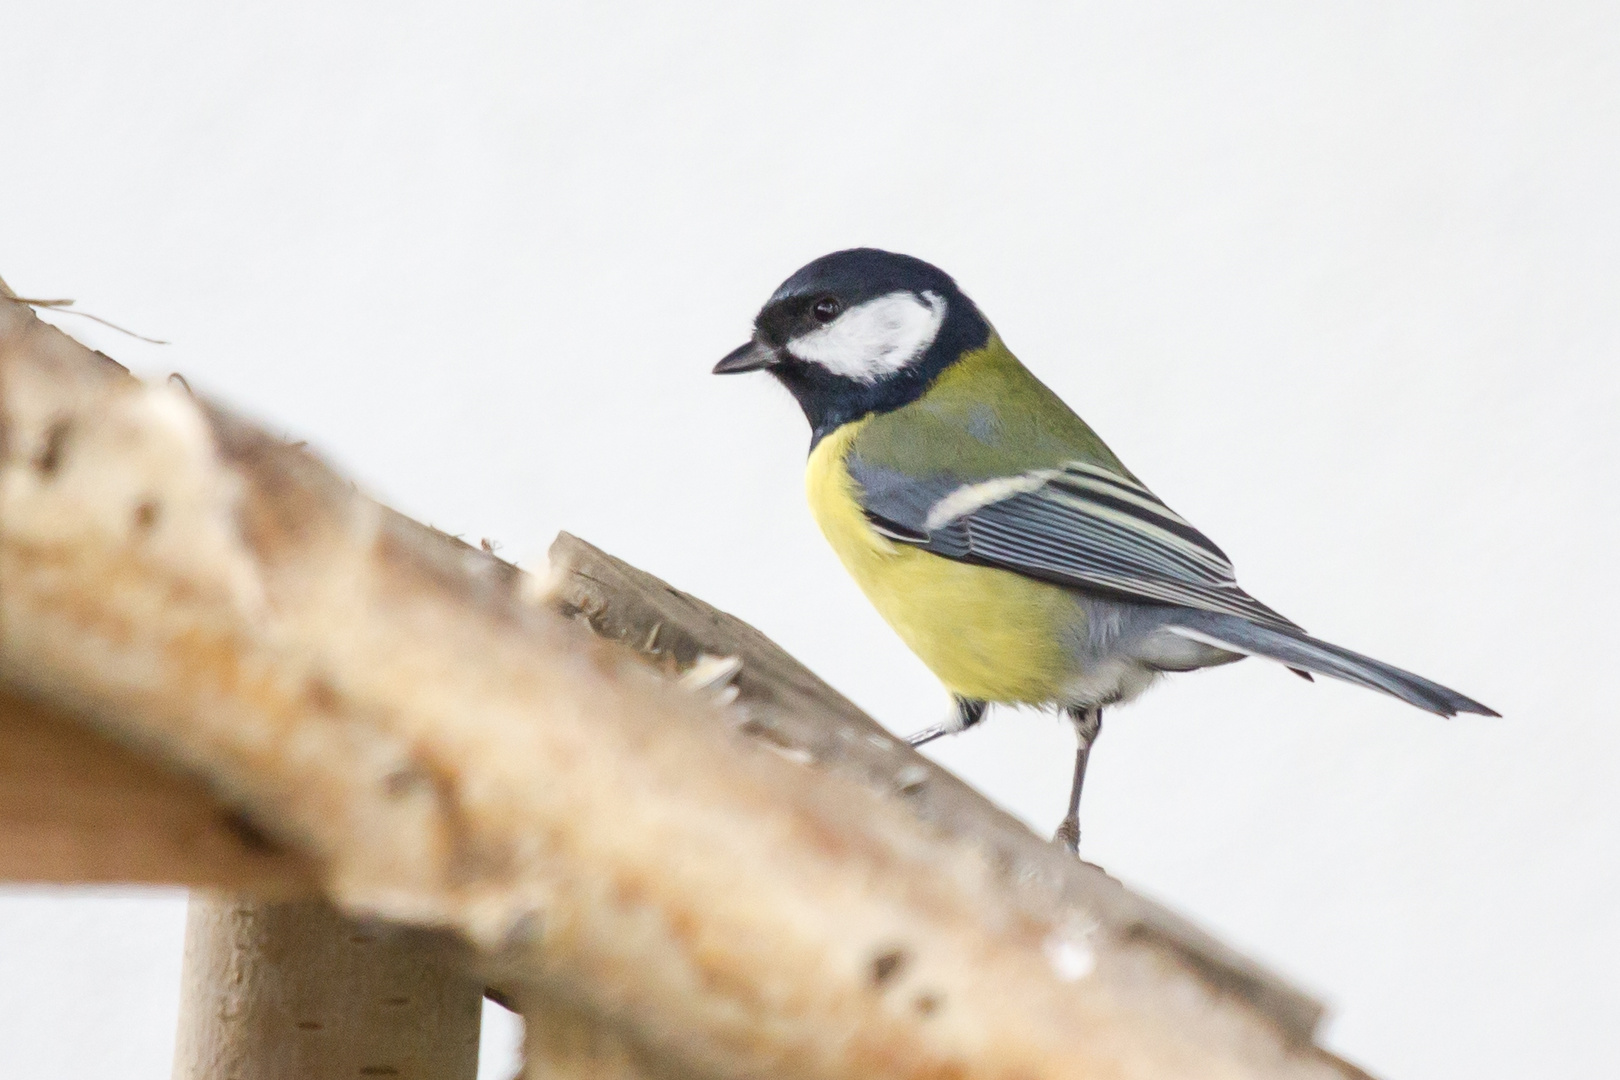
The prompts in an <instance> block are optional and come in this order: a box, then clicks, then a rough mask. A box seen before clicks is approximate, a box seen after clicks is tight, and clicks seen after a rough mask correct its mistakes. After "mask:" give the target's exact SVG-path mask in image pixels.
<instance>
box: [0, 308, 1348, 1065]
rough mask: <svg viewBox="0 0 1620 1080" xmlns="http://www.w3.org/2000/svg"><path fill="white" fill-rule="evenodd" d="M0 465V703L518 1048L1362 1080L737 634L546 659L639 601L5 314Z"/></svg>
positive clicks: (1154, 924) (1222, 958) (1184, 945)
mask: <svg viewBox="0 0 1620 1080" xmlns="http://www.w3.org/2000/svg"><path fill="white" fill-rule="evenodd" d="M0 433H3V434H0V682H4V683H7V684H9V685H10V686H11V687H13V688H14V689H15V690H17V691H18V692H20V693H22V694H23V695H25V696H29V697H31V698H32V699H34V700H37V701H41V702H45V703H47V704H49V705H50V706H52V707H53V708H57V709H60V710H62V711H63V712H64V713H65V714H67V715H70V716H73V717H76V718H78V719H79V720H81V721H82V722H85V723H87V724H90V725H91V726H93V727H94V728H95V729H97V730H100V731H104V732H107V733H109V734H110V735H111V736H112V737H113V738H114V739H115V741H117V742H120V743H121V744H124V745H129V746H138V747H140V748H142V749H143V750H145V751H147V752H150V753H151V754H153V755H155V756H157V757H158V758H160V759H161V760H164V761H166V762H169V763H171V764H172V766H173V767H174V768H176V769H177V770H179V771H181V772H189V773H190V774H192V775H196V776H200V777H204V778H205V779H206V784H207V787H208V788H209V790H210V791H212V792H215V793H217V794H218V796H219V797H220V798H221V799H222V800H223V801H224V802H225V803H226V804H227V805H230V806H234V807H240V808H241V810H242V812H243V813H244V814H246V815H247V816H248V818H249V819H250V820H252V821H253V822H254V823H255V824H256V826H257V827H258V828H259V829H260V830H262V831H263V832H264V834H265V835H266V836H268V837H269V838H271V839H272V840H273V841H274V842H276V843H278V844H280V845H282V846H284V847H286V848H287V849H289V850H293V851H297V852H300V853H301V854H303V855H304V856H305V857H306V858H308V859H309V860H310V864H311V865H313V866H316V867H318V868H319V873H320V876H321V885H322V888H323V890H324V892H325V893H326V894H327V895H328V896H329V897H331V898H332V900H333V901H334V902H335V903H336V904H337V905H338V907H339V908H340V909H342V910H343V911H344V912H345V913H346V914H348V915H349V916H351V917H366V918H373V917H380V918H386V919H389V920H391V921H393V922H396V923H399V924H402V925H405V924H409V925H416V926H421V927H432V928H438V929H443V930H446V931H449V932H451V933H454V934H455V935H457V936H458V937H459V938H460V939H461V940H462V941H463V942H464V943H465V944H466V945H467V946H468V948H469V955H470V956H471V957H472V958H473V960H474V962H475V963H476V965H477V969H478V971H479V972H481V973H483V974H486V975H487V976H489V977H490V978H492V979H494V980H495V981H496V982H497V983H498V984H499V985H502V986H503V987H507V988H510V989H511V991H512V996H513V997H515V998H516V999H517V1000H518V1001H520V1002H521V1004H522V1005H523V1006H524V1010H525V1014H526V1016H528V1017H529V1018H530V1019H531V1021H533V1020H541V1021H543V1018H544V1016H545V1015H546V1014H547V1013H548V1012H558V1011H561V1012H565V1013H568V1014H569V1015H573V1016H575V1017H578V1018H581V1022H582V1023H586V1024H588V1025H590V1027H591V1029H592V1030H593V1031H595V1032H596V1033H597V1034H598V1035H602V1036H603V1037H610V1038H611V1040H613V1042H612V1044H611V1045H615V1046H618V1047H619V1048H621V1049H622V1051H623V1054H624V1055H627V1056H628V1058H629V1059H631V1060H634V1061H635V1062H637V1063H642V1064H641V1065H639V1066H638V1067H642V1071H644V1072H647V1073H648V1074H649V1075H658V1076H670V1077H675V1076H683V1077H707V1078H711V1080H723V1078H739V1080H740V1078H742V1077H754V1076H761V1075H770V1076H775V1077H783V1078H788V1080H794V1078H797V1080H853V1078H855V1077H861V1078H873V1080H884V1078H893V1080H901V1078H907V1080H911V1078H918V1080H920V1078H924V1077H929V1078H945V1077H951V1078H953V1080H981V1078H982V1080H1012V1078H1014V1077H1017V1078H1021V1080H1036V1078H1051V1080H1060V1078H1074V1080H1079V1078H1082V1077H1112V1076H1120V1077H1123V1076H1131V1077H1144V1078H1158V1077H1193V1076H1197V1077H1215V1078H1223V1077H1231V1078H1237V1077H1245V1078H1249V1077H1252V1078H1257V1080H1258V1078H1266V1080H1270V1078H1283V1077H1288V1078H1302V1080H1303V1078H1312V1080H1315V1078H1327V1077H1351V1076H1360V1075H1361V1074H1359V1073H1358V1072H1357V1071H1356V1070H1354V1069H1352V1068H1351V1067H1349V1066H1347V1065H1345V1064H1344V1063H1342V1062H1339V1061H1337V1060H1336V1059H1334V1058H1332V1057H1331V1055H1328V1054H1326V1053H1324V1052H1323V1051H1321V1050H1320V1049H1318V1048H1316V1047H1315V1046H1314V1045H1313V1044H1312V1042H1311V1041H1310V1038H1309V1029H1310V1025H1311V1021H1312V1020H1313V1018H1314V1015H1315V1010H1314V1006H1311V1005H1310V1004H1309V1003H1308V999H1306V998H1304V996H1303V995H1298V994H1297V993H1295V992H1293V991H1290V990H1287V988H1286V987H1284V986H1283V984H1282V983H1281V982H1280V981H1279V980H1276V979H1273V978H1271V977H1270V976H1267V975H1265V974H1264V973H1263V972H1261V971H1260V970H1259V969H1258V968H1257V967H1255V966H1254V965H1250V964H1246V963H1241V962H1239V961H1238V960H1237V959H1235V958H1233V957H1232V956H1231V955H1230V954H1229V953H1228V952H1226V951H1225V950H1222V949H1220V948H1219V947H1218V946H1216V945H1215V944H1214V943H1212V942H1209V941H1208V939H1207V938H1204V937H1203V936H1202V935H1199V934H1197V933H1196V931H1193V930H1191V928H1189V927H1187V926H1186V925H1185V924H1184V923H1180V922H1179V921H1177V920H1174V919H1172V918H1170V917H1169V916H1167V915H1164V914H1163V913H1159V912H1157V910H1156V909H1154V908H1153V907H1152V905H1148V904H1146V903H1144V902H1142V901H1140V900H1138V899H1136V898H1134V897H1130V896H1129V894H1128V893H1126V892H1125V891H1124V890H1123V889H1121V888H1120V887H1119V886H1118V885H1117V884H1116V883H1113V882H1111V881H1109V879H1107V877H1106V876H1105V875H1103V874H1101V873H1100V872H1099V871H1097V870H1095V868H1088V867H1085V866H1084V865H1082V864H1080V863H1078V862H1077V861H1075V860H1072V859H1066V858H1063V857H1062V856H1061V854H1060V853H1058V852H1055V851H1053V850H1052V849H1051V848H1050V847H1048V846H1046V845H1044V844H1042V843H1041V842H1040V841H1038V840H1035V839H1034V838H1032V837H1029V836H1028V835H1027V833H1025V834H1020V833H1019V832H1018V830H1017V828H1016V823H1010V822H1009V820H1008V819H1006V818H1005V816H1004V815H1001V814H1000V813H999V812H998V811H995V810H994V808H993V807H991V806H990V805H989V804H988V803H987V802H985V801H984V800H983V799H981V798H979V797H978V796H977V795H975V794H973V793H972V792H971V791H970V790H969V789H967V788H966V787H964V786H961V785H959V784H956V783H955V781H953V780H950V779H949V778H948V777H947V776H946V774H944V773H942V772H941V771H940V770H938V769H937V768H935V767H934V766H932V765H930V764H929V763H928V762H926V761H925V760H924V759H922V758H921V757H920V756H917V755H915V754H912V753H911V752H910V751H909V750H907V749H906V748H904V747H903V746H900V745H899V744H897V743H895V742H894V741H893V740H892V739H887V738H886V737H884V736H881V735H880V734H879V733H877V732H876V731H875V730H873V729H871V728H870V727H868V726H865V725H869V723H870V722H869V721H864V722H863V721H858V720H857V718H856V717H854V716H851V715H850V714H849V713H848V712H847V711H845V710H843V709H842V707H839V708H832V707H830V706H827V707H822V706H826V705H827V703H826V702H823V703H822V706H818V705H817V704H816V703H815V700H814V699H815V695H816V694H819V693H821V692H822V691H820V690H815V691H814V692H811V691H805V692H803V693H801V692H800V691H799V690H794V689H793V686H792V685H791V684H792V680H793V679H797V678H801V676H800V675H798V674H795V673H794V672H793V671H792V670H791V669H788V668H785V667H784V668H782V669H781V670H779V671H776V672H774V673H773V671H772V669H771V668H770V664H771V662H772V661H771V660H770V659H769V658H768V657H767V655H766V654H764V653H751V654H745V653H744V652H743V651H741V646H740V645H739V646H738V650H737V651H736V652H731V651H730V650H729V649H728V648H727V646H728V640H727V639H726V638H725V637H724V636H723V633H737V632H740V631H739V630H738V626H740V624H736V625H733V624H730V623H725V622H723V621H721V622H714V621H713V620H712V619H711V623H710V624H709V625H708V626H707V627H706V628H705V627H704V626H703V625H702V624H701V622H695V623H693V624H692V625H693V626H694V627H695V628H696V629H697V630H699V631H702V632H696V633H694V634H693V635H692V643H693V645H694V648H693V649H689V650H688V653H689V654H690V656H691V659H690V660H688V659H687V658H686V657H685V656H683V655H682V654H681V653H680V651H679V650H678V649H677V650H676V651H675V652H673V653H671V654H670V655H669V656H668V657H665V656H662V655H660V656H655V657H654V658H653V659H654V660H655V661H656V663H654V664H649V663H648V655H647V653H646V652H644V651H642V646H643V644H644V642H642V641H637V642H636V644H637V648H634V649H630V648H623V647H620V646H618V645H615V644H613V643H611V642H607V641H603V640H602V639H601V638H600V637H599V636H597V635H595V634H591V633H588V632H586V631H585V630H584V629H583V628H581V627H580V626H579V625H578V623H579V622H580V621H582V620H592V621H594V622H595V623H596V624H597V626H596V628H597V629H598V630H608V631H609V632H611V629H612V626H613V625H614V623H613V620H614V619H615V618H617V617H618V615H616V613H615V604H616V603H618V602H617V601H615V600H614V596H615V595H616V596H619V597H624V598H628V599H631V600H633V599H637V598H640V599H642V600H645V599H646V595H647V592H648V590H651V591H653V592H656V588H655V587H654V586H651V585H647V583H645V582H643V583H642V585H647V588H646V589H640V590H639V591H638V589H635V588H632V589H624V588H618V587H616V586H614V585H613V583H611V582H609V583H607V584H606V585H604V586H603V588H604V589H605V590H607V591H605V592H603V593H601V594H596V595H584V594H581V593H579V592H578V591H577V589H575V588H574V587H572V586H570V584H569V581H570V577H569V576H562V577H560V578H559V580H558V581H557V582H556V583H555V589H556V592H555V593H553V591H552V586H548V585H547V584H546V583H544V582H541V581H537V580H535V579H532V578H528V577H527V576H525V575H522V574H520V573H519V572H518V571H517V570H516V569H515V568H513V567H511V566H509V565H507V564H504V563H501V562H500V561H499V560H496V559H493V558H491V557H489V556H488V555H485V554H484V553H481V552H478V551H476V550H474V549H471V548H468V547H467V546H466V545H464V544H461V543H460V542H459V541H456V540H454V539H452V538H450V537H446V536H444V535H443V534H441V533H437V532H435V531H433V530H430V529H427V528H425V527H423V526H421V525H418V524H416V523H414V522H411V521H408V520H407V519H405V518H403V517H401V516H399V515H398V514H395V513H393V512H391V511H389V510H387V509H386V508H383V507H380V506H378V505H377V504H376V503H374V502H372V501H371V500H369V499H366V498H365V497H364V496H362V495H360V494H359V493H358V492H356V491H355V490H354V488H353V487H352V486H351V485H350V484H348V483H347V482H346V481H344V480H343V479H341V478H340V477H338V476H337V475H336V474H334V473H333V472H332V471H331V470H329V469H328V468H327V467H326V466H325V465H324V464H323V463H321V462H320V461H319V460H318V459H316V458H315V457H314V456H313V455H311V454H310V453H309V452H308V451H307V450H306V449H304V448H302V447H298V446H290V445H287V444H285V443H283V442H281V441H280V440H277V439H273V438H271V437H269V436H267V435H265V434H264V433H263V432H261V431H259V430H258V429H256V428H254V427H253V426H252V425H250V424H247V423H245V422H243V421H241V420H239V419H237V418H235V417H233V416H232V415H230V414H228V413H226V412H224V411H222V410H220V409H218V408H216V407H213V406H210V405H208V404H207V403H205V402H201V401H198V400H196V399H194V398H192V397H190V396H189V395H188V394H187V393H185V392H183V391H182V390H180V389H178V388H175V387H170V386H146V385H143V384H140V383H139V382H137V381H135V380H133V379H131V378H130V377H129V376H128V375H127V373H125V372H123V371H122V370H121V369H119V368H117V367H116V365H113V364H111V363H110V362H108V361H106V360H105V359H104V358H98V357H97V356H96V355H95V354H92V353H90V352H88V351H87V350H85V349H83V348H82V347H80V346H78V345H76V344H75V343H73V342H71V341H70V340H69V339H67V338H66V337H64V336H63V335H61V334H58V333H57V332H55V331H54V330H52V329H50V328H48V327H44V326H43V325H42V324H40V323H39V322H38V321H37V320H35V319H34V318H33V316H32V314H31V313H30V312H28V311H27V310H26V308H24V307H22V306H21V305H18V304H14V303H9V302H5V301H0ZM607 565H608V564H606V563H604V564H601V566H600V567H599V568H598V569H599V571H600V573H598V574H596V575H595V576H596V577H597V578H598V580H600V579H601V578H602V575H605V574H606V572H607V571H606V569H605V567H606V566H607ZM575 585H576V586H577V585H578V582H577V581H576V582H575ZM658 587H662V586H661V583H659V585H658ZM615 590H616V591H615ZM582 600H583V601H584V602H583V603H581V601H582ZM559 605H561V606H563V607H566V608H568V609H569V610H572V611H573V612H574V613H575V615H576V616H577V617H576V618H574V619H565V618H562V617H560V616H559V615H558V606H559ZM633 608H634V604H632V603H629V602H628V601H627V602H625V603H623V604H620V605H619V607H618V610H619V611H620V612H630V611H632V609H633ZM695 610H696V616H694V617H695V618H699V619H700V620H701V619H702V618H711V616H710V615H709V614H706V613H705V612H704V611H703V610H702V609H701V608H698V609H695ZM625 617H626V619H627V620H628V621H627V622H626V623H625V625H626V626H631V625H632V624H635V623H636V618H639V616H636V617H632V616H630V615H626V616H625ZM711 632H713V633H714V635H715V636H712V637H711V636H709V634H710V633H711ZM659 633H660V634H662V633H664V628H662V627H660V628H659ZM756 636H757V635H756ZM648 638H649V639H651V644H650V645H648V646H647V648H648V649H649V650H650V651H651V652H653V653H657V652H658V649H657V648H656V646H657V645H658V639H657V637H656V636H655V635H653V634H652V632H651V628H648ZM705 641H710V642H712V643H713V644H715V645H717V646H719V648H720V652H719V653H718V654H714V655H712V656H711V657H709V658H704V657H699V656H697V655H696V654H697V652H705V651H709V650H707V649H705V648H702V647H701V643H702V642H705ZM756 644H757V643H756ZM732 655H735V656H737V657H740V658H741V663H742V669H741V671H740V672H739V671H736V670H735V665H736V663H737V661H736V660H732V659H729V657H730V656H732ZM750 656H753V660H752V663H754V664H756V665H757V666H759V668H760V673H758V676H759V684H758V685H755V684H753V683H751V682H750V680H752V679H754V678H755V676H756V673H755V672H753V671H751V669H750V663H751V661H750V658H749V657H750ZM665 664H667V665H668V669H669V670H668V671H667V672H661V671H660V670H657V668H659V667H661V666H663V665H665ZM798 670H799V671H800V672H802V669H798ZM728 674H731V675H734V676H735V677H737V678H739V679H741V680H742V683H741V686H740V687H739V688H738V690H739V695H740V696H738V697H737V698H736V700H730V698H731V697H732V693H733V691H732V688H731V687H729V686H728V685H726V683H725V677H726V676H727V675H728ZM773 686H774V687H776V689H772V688H771V687H773ZM801 689H802V688H801ZM790 691H791V692H790ZM807 695H808V696H807ZM771 702H775V704H774V705H772V704H770V703H771ZM767 706H769V707H767ZM879 739H882V740H883V742H882V744H881V745H880V744H879V743H878V742H877V741H875V740H879ZM863 742H864V743H865V744H866V745H867V746H869V747H870V748H871V751H872V753H871V754H867V752H866V751H865V750H860V749H858V744H860V743H863ZM840 748H843V749H840ZM593 1037H594V1036H593ZM594 1045H603V1044H601V1043H597V1044H594ZM614 1054H615V1055H617V1054H618V1051H614ZM613 1060H621V1058H620V1057H618V1056H614V1057H613ZM643 1066H644V1067H643Z"/></svg>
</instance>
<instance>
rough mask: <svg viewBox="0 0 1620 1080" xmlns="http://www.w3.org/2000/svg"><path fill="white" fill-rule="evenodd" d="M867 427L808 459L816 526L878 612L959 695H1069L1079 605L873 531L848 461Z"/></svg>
mask: <svg viewBox="0 0 1620 1080" xmlns="http://www.w3.org/2000/svg"><path fill="white" fill-rule="evenodd" d="M868 422H869V420H860V421H856V422H855V423H853V424H846V425H845V426H844V427H842V428H840V429H838V430H837V431H835V432H833V433H832V434H830V435H828V436H826V437H825V438H823V439H822V440H821V442H820V443H819V444H817V446H816V448H815V450H814V451H813V452H812V453H811V454H810V464H809V468H808V470H807V472H806V474H805V488H806V491H807V493H808V495H809V497H810V510H811V512H812V513H813V514H814V515H815V518H816V523H817V524H818V525H820V526H821V531H822V533H823V534H824V535H825V536H826V537H827V541H828V542H829V543H830V544H832V546H833V550H834V551H836V552H837V553H838V558H839V559H840V560H841V561H842V562H843V564H844V567H845V569H847V570H848V571H849V573H850V575H851V576H852V577H854V579H855V581H856V582H857V583H858V584H859V585H860V587H861V589H862V591H864V592H865V593H866V596H867V598H868V599H869V600H871V601H872V604H873V606H875V607H876V608H877V609H878V611H879V613H881V614H882V615H883V617H884V618H885V619H887V620H888V623H889V625H890V626H892V627H894V629H895V631H896V632H897V633H898V634H899V635H900V637H901V638H902V639H903V640H904V641H905V643H906V644H907V645H909V646H910V647H911V650H912V651H913V652H915V653H916V654H917V655H918V657H920V658H921V659H922V661H923V663H925V664H927V665H928V667H929V668H930V669H932V670H933V672H934V674H935V675H937V676H939V678H940V681H942V682H943V683H944V684H945V686H946V688H947V689H949V690H950V691H951V692H952V693H954V694H958V695H961V696H963V697H969V698H979V699H982V700H985V701H998V702H1012V703H1024V704H1044V703H1047V702H1051V701H1054V700H1057V699H1059V698H1060V697H1062V696H1063V688H1064V686H1065V685H1066V683H1067V681H1068V679H1069V677H1070V675H1071V672H1072V667H1073V664H1074V659H1073V656H1072V645H1071V644H1069V643H1072V642H1073V641H1075V637H1076V634H1077V633H1083V631H1084V624H1083V620H1084V615H1083V613H1082V611H1081V610H1080V608H1079V605H1078V604H1076V602H1075V600H1074V598H1073V597H1072V596H1070V595H1069V594H1068V593H1067V592H1065V591H1064V590H1063V589H1060V588H1058V587H1057V586H1055V585H1048V584H1045V583H1044V582H1039V581H1035V580H1033V579H1031V578H1026V577H1023V576H1021V575H1019V574H1014V573H1011V572H1010V571H1006V570H996V569H993V568H990V567H985V566H973V565H971V564H969V563H961V562H956V561H954V560H951V559H946V558H943V557H941V556H938V555H934V554H932V553H930V552H927V551H924V550H922V549H921V548H917V547H913V546H911V545H909V544H900V543H895V542H893V541H891V540H889V539H888V538H887V537H885V536H883V535H882V534H880V533H878V532H877V531H875V530H874V529H873V528H872V527H871V525H870V524H869V523H868V522H867V520H866V515H865V514H863V513H862V512H861V507H860V503H859V501H858V495H859V491H858V489H857V487H856V484H855V481H854V479H853V478H852V477H851V476H850V475H849V470H848V468H847V467H846V465H845V461H846V459H847V457H848V455H849V449H850V444H851V443H852V442H853V441H854V439H855V437H856V436H857V435H858V434H860V429H861V428H862V427H863V426H864V425H865V424H866V423H868Z"/></svg>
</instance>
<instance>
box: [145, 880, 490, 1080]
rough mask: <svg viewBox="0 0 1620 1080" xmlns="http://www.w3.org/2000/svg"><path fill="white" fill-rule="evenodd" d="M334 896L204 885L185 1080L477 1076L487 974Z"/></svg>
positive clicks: (187, 973)
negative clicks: (338, 905) (262, 896)
mask: <svg viewBox="0 0 1620 1080" xmlns="http://www.w3.org/2000/svg"><path fill="white" fill-rule="evenodd" d="M450 959H451V957H450V949H449V948H448V946H447V945H446V943H445V942H443V941H442V939H440V938H438V937H436V936H434V935H431V934H426V933H423V932H420V931H410V930H403V929H400V928H398V927H392V926H384V925H376V926H369V925H366V924H363V923H359V922H355V921H354V920H351V919H348V918H345V917H344V916H343V915H341V914H339V913H338V912H337V911H335V910H334V909H333V908H331V907H330V906H329V905H327V904H326V903H325V902H323V901H318V900H304V901H294V902H289V903H265V902H261V901H253V900H238V899H231V898H222V897H216V896H212V895H210V894H207V893H196V894H193V896H192V899H191V910H190V912H189V915H188V918H187V922H186V957H185V967H184V973H183V975H182V987H181V999H180V1030H179V1036H178V1039H177V1041H176V1046H175V1056H174V1080H363V1078H366V1077H381V1078H390V1080H392V1078H397V1080H473V1078H474V1077H475V1076H476V1075H477V1072H478V1025H479V1018H480V1016H481V1015H482V1008H483V996H484V994H483V984H482V983H481V982H479V981H476V980H474V979H472V978H470V977H469V976H468V975H467V974H466V973H465V972H464V971H462V970H460V969H459V968H458V967H457V966H456V965H453V964H452V963H450V962H449V961H450Z"/></svg>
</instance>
